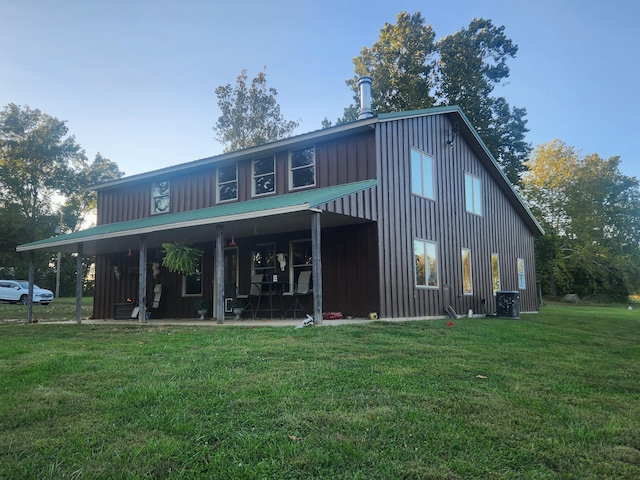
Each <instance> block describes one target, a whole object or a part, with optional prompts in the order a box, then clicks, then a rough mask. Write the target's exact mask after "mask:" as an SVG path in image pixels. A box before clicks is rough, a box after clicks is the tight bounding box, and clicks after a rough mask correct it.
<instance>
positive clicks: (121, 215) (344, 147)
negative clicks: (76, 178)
mask: <svg viewBox="0 0 640 480" xmlns="http://www.w3.org/2000/svg"><path fill="white" fill-rule="evenodd" d="M374 142H375V134H374V132H373V131H371V132H366V133H360V134H357V135H353V136H350V137H345V138H340V139H338V140H334V141H329V142H319V143H317V144H316V146H315V147H316V186H317V187H326V186H331V185H337V184H343V183H349V182H356V181H359V180H368V179H371V178H375V177H376V168H375V160H374V159H375V143H374ZM251 161H252V159H248V160H242V161H240V162H238V200H239V201H244V200H250V199H251V198H252V181H253V179H252V167H251ZM275 168H276V193H278V194H283V193H287V192H288V191H289V156H288V151H282V152H277V153H276V155H275ZM169 180H170V182H171V187H170V192H171V211H172V212H174V213H176V212H184V211H187V210H195V209H198V208H206V207H210V206H213V205H215V203H216V192H215V189H216V167H215V165H211V166H210V167H208V168H205V169H203V168H200V169H198V170H194V171H193V172H192V173H185V174H183V175H175V176H173V177H170V178H169ZM151 184H152V181H148V182H144V183H137V184H134V185H130V186H126V187H116V188H113V189H109V190H102V191H100V192H99V194H98V202H99V205H100V209H99V217H98V224H104V223H114V222H122V221H126V220H135V219H139V218H145V217H148V216H149V215H151Z"/></svg>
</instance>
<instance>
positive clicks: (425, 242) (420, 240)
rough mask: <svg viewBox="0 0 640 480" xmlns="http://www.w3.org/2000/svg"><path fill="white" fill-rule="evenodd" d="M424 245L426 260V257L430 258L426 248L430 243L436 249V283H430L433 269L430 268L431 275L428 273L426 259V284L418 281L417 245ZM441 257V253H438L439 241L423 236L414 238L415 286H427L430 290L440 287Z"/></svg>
mask: <svg viewBox="0 0 640 480" xmlns="http://www.w3.org/2000/svg"><path fill="white" fill-rule="evenodd" d="M420 244H421V245H422V247H423V252H422V253H423V255H424V256H425V260H426V258H428V253H427V250H426V246H427V245H430V246H433V248H434V249H435V250H434V251H435V264H436V272H435V277H436V282H435V285H429V278H430V277H431V269H429V275H427V274H426V261H425V284H424V285H423V284H420V283H418V268H417V261H416V260H417V255H416V253H417V250H418V249H417V246H418V245H420ZM439 263H440V258H439V253H438V242H434V241H432V240H425V239H423V238H414V239H413V270H414V285H415V288H425V289H429V290H436V289H439V288H440V266H439Z"/></svg>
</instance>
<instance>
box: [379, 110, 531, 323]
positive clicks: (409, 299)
mask: <svg viewBox="0 0 640 480" xmlns="http://www.w3.org/2000/svg"><path fill="white" fill-rule="evenodd" d="M451 128H452V126H451V124H450V122H449V120H448V119H447V118H446V117H445V116H429V117H420V118H413V119H405V120H397V121H391V122H386V123H380V124H379V130H378V138H377V142H378V146H379V149H380V150H379V155H380V159H379V165H378V168H379V171H380V176H379V179H380V186H379V191H380V195H379V207H378V209H379V217H378V218H379V222H378V225H379V238H380V258H379V268H380V272H381V281H380V302H381V305H380V310H381V314H382V315H383V316H387V317H404V316H409V317H419V316H438V315H443V314H444V308H445V307H446V306H447V305H452V306H453V307H454V309H455V310H456V311H457V312H458V313H459V314H460V313H467V311H468V310H469V309H473V311H474V312H475V313H493V312H494V311H495V301H494V295H493V289H492V282H491V262H490V256H491V253H498V254H499V255H500V272H501V281H502V284H501V287H502V289H503V290H517V289H518V284H517V269H516V259H517V258H518V257H520V258H524V259H525V264H526V272H527V289H526V290H523V291H521V292H520V294H521V295H520V301H521V310H522V311H528V310H531V311H533V310H537V295H536V282H535V265H534V259H533V234H532V232H531V231H530V230H529V229H528V228H527V227H526V225H525V224H524V222H523V220H522V219H521V217H520V216H519V215H518V214H517V213H516V211H515V210H514V208H513V206H512V205H511V204H510V203H509V201H508V200H507V198H506V197H505V195H504V194H503V192H502V191H501V190H500V189H499V187H498V185H497V184H496V183H495V181H494V180H493V179H492V178H491V177H490V175H489V174H488V172H487V171H486V170H485V169H484V167H483V166H482V165H481V163H480V161H479V160H478V158H477V157H476V156H475V154H474V153H473V152H472V151H471V149H470V148H469V147H468V146H467V145H466V143H465V142H464V141H463V140H462V139H461V138H460V137H458V138H457V139H456V142H455V144H454V146H453V147H449V146H448V145H447V144H446V140H447V138H448V135H449V132H450V131H451ZM412 146H413V147H415V148H417V149H419V150H422V151H424V152H425V153H428V154H430V155H432V156H433V157H434V165H435V172H434V175H435V179H436V182H435V183H436V199H435V200H429V199H425V198H421V197H418V196H415V195H412V194H411V171H410V168H411V165H410V147H412ZM465 172H468V173H471V174H473V175H475V176H477V177H479V178H480V179H481V182H482V194H483V195H482V196H483V215H482V216H477V215H473V214H469V213H467V212H466V210H465V186H464V175H465ZM415 238H417V239H423V240H429V241H433V242H436V243H437V248H438V260H439V265H438V266H439V287H438V288H435V289H431V288H423V287H416V286H415V279H414V275H415V273H414V255H413V241H414V239H415ZM463 247H466V248H470V249H471V255H472V275H473V288H474V293H473V295H471V296H465V295H463V293H462V262H461V250H462V248H463ZM483 300H484V302H483Z"/></svg>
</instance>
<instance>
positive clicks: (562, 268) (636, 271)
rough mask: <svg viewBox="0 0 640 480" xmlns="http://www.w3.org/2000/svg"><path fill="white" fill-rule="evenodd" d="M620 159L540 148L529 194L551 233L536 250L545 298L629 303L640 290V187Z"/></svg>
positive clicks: (525, 188)
mask: <svg viewBox="0 0 640 480" xmlns="http://www.w3.org/2000/svg"><path fill="white" fill-rule="evenodd" d="M619 165H620V159H619V157H611V158H608V159H603V158H601V157H600V156H598V155H597V154H590V155H586V156H581V155H580V154H579V153H578V152H576V151H575V149H574V148H572V147H569V146H567V145H565V144H564V143H563V142H561V141H559V140H555V141H553V142H550V143H546V144H542V145H540V146H538V147H537V148H536V149H535V150H534V152H533V155H532V156H531V159H530V161H529V162H528V166H529V171H528V172H527V173H526V174H525V175H524V176H523V184H522V192H523V195H524V196H525V198H526V199H527V200H528V202H529V204H530V205H531V207H532V209H533V211H534V213H535V214H536V215H537V217H538V219H539V220H540V222H541V223H542V225H543V227H544V228H545V231H546V235H545V236H544V237H540V238H539V239H538V240H537V244H536V256H537V271H538V275H539V278H540V279H541V282H542V285H543V289H544V291H545V292H547V293H550V294H551V295H553V296H556V295H558V294H562V293H577V294H579V295H581V296H587V297H588V296H592V297H602V298H607V299H613V300H620V301H623V300H626V299H627V297H628V296H629V295H630V294H631V293H634V292H637V291H638V289H640V183H639V182H638V180H637V179H635V178H633V177H628V176H625V175H623V174H622V173H621V172H620V170H619Z"/></svg>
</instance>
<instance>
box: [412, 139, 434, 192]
mask: <svg viewBox="0 0 640 480" xmlns="http://www.w3.org/2000/svg"><path fill="white" fill-rule="evenodd" d="M433 177H434V175H433V157H431V156H430V155H427V154H426V153H423V152H421V151H420V150H416V149H414V148H412V149H411V193H414V194H416V195H420V196H421V197H426V198H431V199H435V193H434V187H433Z"/></svg>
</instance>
